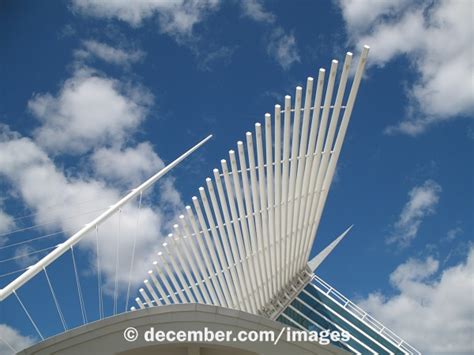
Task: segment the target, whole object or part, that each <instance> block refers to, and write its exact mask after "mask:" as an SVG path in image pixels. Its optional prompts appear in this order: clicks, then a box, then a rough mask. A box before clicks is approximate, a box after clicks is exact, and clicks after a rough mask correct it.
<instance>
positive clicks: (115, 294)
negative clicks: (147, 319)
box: [114, 208, 122, 315]
mask: <svg viewBox="0 0 474 355" xmlns="http://www.w3.org/2000/svg"><path fill="white" fill-rule="evenodd" d="M121 216H122V209H121V208H120V209H119V211H118V231H117V238H116V241H115V243H116V244H115V285H114V315H115V314H117V297H118V272H119V256H120V255H119V253H120V251H119V249H120V222H121Z"/></svg>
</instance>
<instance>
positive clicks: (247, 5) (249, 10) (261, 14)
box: [240, 0, 276, 23]
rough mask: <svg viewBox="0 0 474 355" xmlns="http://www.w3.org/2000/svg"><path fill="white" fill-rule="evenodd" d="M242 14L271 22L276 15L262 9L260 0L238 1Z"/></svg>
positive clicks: (258, 20) (253, 18)
mask: <svg viewBox="0 0 474 355" xmlns="http://www.w3.org/2000/svg"><path fill="white" fill-rule="evenodd" d="M240 6H241V8H242V12H243V15H244V16H246V17H249V18H251V19H252V20H255V21H257V22H268V23H273V22H275V20H276V16H275V15H274V14H272V13H271V12H269V11H267V10H265V9H264V7H263V4H262V2H261V1H260V0H244V1H241V2H240Z"/></svg>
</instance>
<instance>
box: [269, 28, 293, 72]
mask: <svg viewBox="0 0 474 355" xmlns="http://www.w3.org/2000/svg"><path fill="white" fill-rule="evenodd" d="M267 52H268V55H269V56H270V57H272V58H273V59H274V60H275V61H276V62H277V63H278V64H280V66H281V67H282V68H283V69H285V70H286V69H289V68H290V67H291V65H292V64H293V63H296V62H299V61H300V56H299V54H298V46H297V44H296V38H295V36H294V35H293V34H288V33H286V32H285V31H284V30H283V28H281V27H276V28H275V29H274V30H273V31H272V32H271V34H270V36H269V37H268V44H267Z"/></svg>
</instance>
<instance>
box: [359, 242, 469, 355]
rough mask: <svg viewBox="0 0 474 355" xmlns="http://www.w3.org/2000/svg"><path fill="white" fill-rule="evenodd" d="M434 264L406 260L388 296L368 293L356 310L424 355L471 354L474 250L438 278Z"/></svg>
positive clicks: (395, 276) (430, 261)
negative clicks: (363, 310) (365, 311)
mask: <svg viewBox="0 0 474 355" xmlns="http://www.w3.org/2000/svg"><path fill="white" fill-rule="evenodd" d="M438 268H439V262H438V260H435V259H433V258H432V257H428V258H427V259H426V260H416V259H410V260H408V261H407V262H406V263H404V264H401V265H400V266H399V267H398V268H397V269H396V270H395V271H394V272H393V273H392V274H391V275H390V282H391V284H392V285H393V287H394V288H395V290H396V291H397V292H396V294H395V295H393V296H385V295H383V294H381V293H372V294H370V295H369V296H368V297H367V298H366V299H364V300H362V301H361V302H359V305H360V306H361V307H362V308H364V309H365V310H367V311H368V313H370V314H372V315H373V316H375V317H376V318H378V319H379V320H380V321H382V323H384V325H385V326H387V327H388V328H391V329H392V330H394V331H395V332H396V333H398V334H399V335H400V336H401V337H402V338H403V339H405V340H406V341H408V342H409V343H410V344H411V345H413V346H415V347H417V348H418V350H420V351H421V352H422V353H423V354H460V353H464V354H467V353H472V352H474V322H473V319H474V303H473V302H472V300H473V299H474V286H473V281H472V280H473V279H474V247H472V246H471V247H470V249H469V254H468V256H467V259H466V260H465V261H464V262H461V263H459V264H458V265H456V266H453V267H449V268H446V269H444V270H442V271H441V272H439V269H438Z"/></svg>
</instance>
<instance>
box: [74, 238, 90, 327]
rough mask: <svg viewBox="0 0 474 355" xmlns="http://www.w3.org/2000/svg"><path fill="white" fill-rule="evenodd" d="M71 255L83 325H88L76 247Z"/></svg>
mask: <svg viewBox="0 0 474 355" xmlns="http://www.w3.org/2000/svg"><path fill="white" fill-rule="evenodd" d="M71 255H72V264H73V265H74V274H75V277H76V286H77V294H78V296H79V305H80V306H81V314H82V324H86V323H87V312H86V306H85V304H84V298H83V297H82V288H81V282H80V280H79V274H78V272H77V266H76V258H75V257H74V247H73V246H71Z"/></svg>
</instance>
